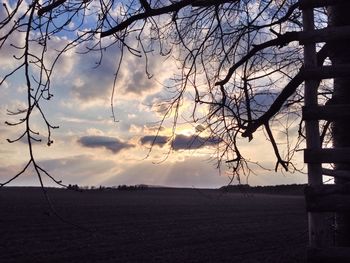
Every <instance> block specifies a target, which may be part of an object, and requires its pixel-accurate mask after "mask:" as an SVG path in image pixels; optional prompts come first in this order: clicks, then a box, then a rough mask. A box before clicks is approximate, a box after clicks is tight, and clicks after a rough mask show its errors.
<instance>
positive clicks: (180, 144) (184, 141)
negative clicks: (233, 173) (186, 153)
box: [140, 134, 221, 151]
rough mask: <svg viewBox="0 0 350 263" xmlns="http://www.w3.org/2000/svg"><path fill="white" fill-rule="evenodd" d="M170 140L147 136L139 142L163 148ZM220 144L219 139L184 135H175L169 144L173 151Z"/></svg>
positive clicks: (168, 138)
mask: <svg viewBox="0 0 350 263" xmlns="http://www.w3.org/2000/svg"><path fill="white" fill-rule="evenodd" d="M170 140H171V137H167V136H154V135H147V136H144V137H141V139H140V142H141V144H142V145H144V144H152V143H153V144H154V145H158V146H160V147H163V146H164V145H165V144H167V143H168V142H169V141H170ZM220 142H221V139H220V138H209V137H201V136H198V135H192V136H186V135H182V134H179V135H176V136H175V139H174V140H173V141H172V142H171V147H172V148H173V149H174V150H176V151H177V150H185V149H199V148H202V147H205V146H213V145H217V144H219V143H220Z"/></svg>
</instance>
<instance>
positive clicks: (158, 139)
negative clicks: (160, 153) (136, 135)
mask: <svg viewBox="0 0 350 263" xmlns="http://www.w3.org/2000/svg"><path fill="white" fill-rule="evenodd" d="M168 141H169V137H167V136H154V135H147V136H144V137H141V139H140V142H141V144H142V145H144V144H154V145H158V146H160V147H163V146H164V145H165V144H166V143H167V142H168Z"/></svg>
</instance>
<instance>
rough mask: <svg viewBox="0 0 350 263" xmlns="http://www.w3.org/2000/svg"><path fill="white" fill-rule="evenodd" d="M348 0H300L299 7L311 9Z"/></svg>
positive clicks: (343, 2)
mask: <svg viewBox="0 0 350 263" xmlns="http://www.w3.org/2000/svg"><path fill="white" fill-rule="evenodd" d="M347 2H348V0H299V9H300V10H304V9H310V8H317V7H324V6H330V5H337V4H345V3H347Z"/></svg>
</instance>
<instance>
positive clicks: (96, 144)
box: [78, 136, 134, 153]
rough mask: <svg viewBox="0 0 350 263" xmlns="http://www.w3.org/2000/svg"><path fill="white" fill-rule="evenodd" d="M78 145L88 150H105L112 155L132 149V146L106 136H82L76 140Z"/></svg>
mask: <svg viewBox="0 0 350 263" xmlns="http://www.w3.org/2000/svg"><path fill="white" fill-rule="evenodd" d="M78 143H80V144H81V145H83V146H85V147H88V148H105V149H107V150H110V151H111V152H113V153H118V152H120V151H121V150H123V149H127V148H130V147H134V145H132V144H129V143H125V142H122V141H120V140H119V139H117V138H114V137H107V136H84V137H81V138H80V139H79V140H78Z"/></svg>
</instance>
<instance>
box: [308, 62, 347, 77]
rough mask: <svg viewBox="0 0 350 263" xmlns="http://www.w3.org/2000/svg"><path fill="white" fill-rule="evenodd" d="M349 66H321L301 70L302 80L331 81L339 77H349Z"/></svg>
mask: <svg viewBox="0 0 350 263" xmlns="http://www.w3.org/2000/svg"><path fill="white" fill-rule="evenodd" d="M349 72H350V65H337V66H322V67H316V68H304V69H302V72H301V74H302V77H303V78H304V79H317V80H321V79H333V78H341V77H349Z"/></svg>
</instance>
